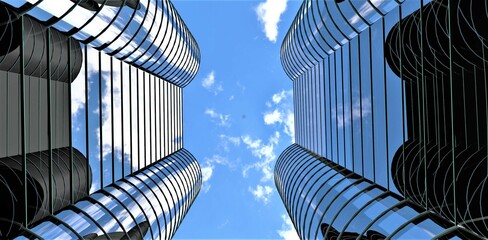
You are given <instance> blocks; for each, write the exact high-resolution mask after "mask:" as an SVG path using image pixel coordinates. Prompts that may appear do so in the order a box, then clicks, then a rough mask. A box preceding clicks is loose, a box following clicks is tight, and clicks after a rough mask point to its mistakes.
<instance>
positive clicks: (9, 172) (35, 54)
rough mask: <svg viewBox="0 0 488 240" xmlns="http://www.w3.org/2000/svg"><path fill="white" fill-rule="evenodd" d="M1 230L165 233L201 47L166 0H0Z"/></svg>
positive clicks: (187, 198)
mask: <svg viewBox="0 0 488 240" xmlns="http://www.w3.org/2000/svg"><path fill="white" fill-rule="evenodd" d="M0 46H2V47H1V49H0V195H1V196H2V197H1V198H0V203H1V205H2V206H4V207H5V209H6V211H1V212H0V238H5V237H6V238H14V237H18V238H25V237H27V238H30V237H38V238H44V239H52V238H84V239H105V238H107V237H110V238H112V239H114V238H115V239H119V238H120V239H124V238H127V239H142V238H151V239H168V238H171V236H173V234H174V233H175V231H176V229H177V228H178V226H179V224H180V223H181V221H182V219H183V217H184V216H185V214H186V212H187V211H188V209H189V207H190V206H191V204H192V202H193V200H194V199H195V197H196V196H197V194H198V192H199V190H200V187H201V171H200V167H199V165H198V162H197V161H196V160H195V158H194V157H193V156H192V155H191V154H190V153H189V152H188V151H187V150H185V149H184V148H183V139H182V136H183V126H182V117H183V116H182V112H183V111H182V88H183V87H185V86H186V85H188V84H189V83H190V81H191V80H192V79H193V77H194V76H195V75H196V72H197V70H198V67H199V61H200V53H199V48H198V45H197V43H196V41H195V39H194V38H193V36H192V35H191V33H190V32H189V30H188V28H187V27H186V26H185V24H184V22H183V21H182V19H181V17H180V16H179V15H178V13H177V12H176V10H175V8H174V7H173V5H172V3H171V2H169V1H156V0H147V1H139V0H135V1H134V0H127V1H122V0H121V1H98V0H80V1H76V0H74V1H71V0H55V1H54V0H39V1H17V0H12V1H11V0H5V1H3V0H2V1H0Z"/></svg>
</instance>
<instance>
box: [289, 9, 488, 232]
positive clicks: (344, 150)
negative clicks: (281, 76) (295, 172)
mask: <svg viewBox="0 0 488 240" xmlns="http://www.w3.org/2000/svg"><path fill="white" fill-rule="evenodd" d="M486 12H487V5H486V4H485V3H484V2H480V1H475V0H466V1H460V0H432V1H430V0H423V1H396V0H387V1H372V0H362V1H312V0H310V1H304V3H303V4H302V6H301V8H300V10H299V11H298V13H297V15H296V17H295V19H294V21H293V23H292V25H291V27H290V29H289V31H288V33H287V35H286V36H285V39H284V40H283V43H282V48H281V61H282V65H283V68H284V70H285V72H286V73H287V74H288V76H289V77H290V78H291V80H292V81H293V91H294V92H293V94H294V113H295V114H294V116H295V133H296V135H295V141H296V143H297V144H299V145H300V146H302V147H303V148H305V149H308V150H310V151H312V152H314V153H316V154H318V155H319V156H322V157H324V158H326V159H328V160H329V161H331V162H333V163H335V164H338V165H339V166H341V167H343V168H344V169H347V170H348V171H351V172H352V173H354V174H356V175H357V176H359V177H360V178H362V179H363V178H364V179H367V180H368V181H371V182H373V183H374V184H376V185H378V186H381V187H383V188H384V189H386V190H387V191H389V192H391V193H394V194H396V195H397V196H398V197H399V198H401V199H404V200H402V201H406V202H408V203H409V204H415V205H416V206H418V207H420V208H421V209H423V210H422V211H418V209H417V210H416V211H417V213H418V214H419V215H422V212H430V213H431V214H433V215H435V217H434V218H438V219H444V220H442V221H444V222H449V223H450V224H451V225H453V226H456V227H455V228H458V227H459V226H461V227H462V228H465V229H467V230H468V231H471V232H472V233H473V234H475V235H479V236H483V237H488V231H487V229H488V221H487V220H486V219H487V217H488V215H487V214H486V207H485V206H484V203H485V202H487V201H488V190H487V189H488V187H487V186H486V182H487V178H488V177H487V176H488V164H487V162H488V161H487V156H488V151H487V147H486V143H487V140H488V134H487V133H488V132H487V127H486V126H487V119H488V114H487V113H488V111H487V109H488V107H487V106H488V90H487V89H488V77H487V73H488V64H487V62H488V60H487V59H488V58H487V57H486V52H487V47H486V46H487V44H486V39H488V31H486V29H485V28H484V26H486V24H488V17H487V14H486ZM284 191H285V192H284V193H285V195H286V194H287V193H286V191H291V189H286V188H285V189H284ZM319 194H321V193H319ZM306 205H307V204H305V206H306ZM293 207H294V206H293ZM293 207H292V208H293ZM297 220H298V219H297ZM329 220H330V219H328V221H329ZM310 223H311V222H310ZM321 224H331V223H330V222H322V223H321ZM295 226H296V227H297V229H298V230H300V231H304V230H303V229H302V228H303V226H298V225H295ZM305 226H306V224H305ZM324 226H325V225H324ZM328 226H329V225H327V229H329V227H328ZM332 226H333V225H332ZM336 230H337V232H340V231H341V230H339V229H336ZM336 230H331V229H329V230H328V231H327V233H330V234H332V235H330V236H333V233H334V232H336ZM375 231H376V230H375ZM307 234H308V233H307ZM366 235H367V234H366ZM366 235H364V236H366ZM302 236H303V235H302ZM327 237H328V236H327ZM305 238H307V236H305Z"/></svg>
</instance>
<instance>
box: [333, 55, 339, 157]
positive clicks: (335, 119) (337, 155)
mask: <svg viewBox="0 0 488 240" xmlns="http://www.w3.org/2000/svg"><path fill="white" fill-rule="evenodd" d="M334 102H335V111H334V112H335V116H334V122H335V133H336V134H335V135H336V140H335V142H336V158H337V163H339V160H340V154H339V124H338V122H337V109H338V108H337V51H335V52H334Z"/></svg>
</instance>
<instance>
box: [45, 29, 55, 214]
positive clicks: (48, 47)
mask: <svg viewBox="0 0 488 240" xmlns="http://www.w3.org/2000/svg"><path fill="white" fill-rule="evenodd" d="M46 39H47V41H46V50H47V51H46V52H47V53H46V56H47V82H46V83H47V98H48V100H47V134H48V149H49V150H48V151H49V153H48V154H49V203H48V204H49V213H50V214H53V213H54V200H53V197H54V194H53V193H54V181H53V145H52V140H53V139H52V119H51V117H52V115H51V114H52V109H51V104H52V86H51V28H50V27H48V28H47V30H46Z"/></svg>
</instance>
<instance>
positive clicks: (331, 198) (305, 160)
mask: <svg viewBox="0 0 488 240" xmlns="http://www.w3.org/2000/svg"><path fill="white" fill-rule="evenodd" d="M275 181H276V185H277V188H278V192H279V193H280V195H281V196H282V198H283V202H284V203H285V205H287V206H289V207H288V211H289V214H290V217H291V219H292V220H293V221H294V223H295V226H296V228H297V230H298V231H299V235H300V236H301V238H302V239H321V238H327V239H356V238H359V239H385V238H386V237H391V238H392V239H441V238H448V239H476V238H477V236H476V235H473V234H471V233H469V232H467V231H465V230H464V229H463V228H461V227H456V228H452V223H450V222H449V221H447V220H445V219H443V218H440V217H437V216H436V215H435V214H433V213H432V212H430V211H428V210H425V209H424V208H422V207H421V206H419V205H417V204H415V203H412V202H411V201H405V200H404V199H403V198H402V197H400V196H399V195H397V194H395V193H393V192H391V191H388V190H387V189H385V188H384V187H382V186H380V185H378V184H375V183H374V182H372V181H370V180H368V179H365V178H363V177H361V176H360V175H358V174H356V173H354V172H352V171H350V170H348V169H346V168H344V167H342V166H340V165H339V164H337V163H334V162H332V161H330V160H328V159H325V158H324V157H321V156H319V155H317V154H315V153H313V152H311V151H309V150H307V149H305V148H303V147H301V146H300V145H298V144H294V145H291V146H290V147H288V148H287V149H285V151H283V153H282V154H281V156H280V157H279V158H278V160H277V162H276V168H275Z"/></svg>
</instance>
